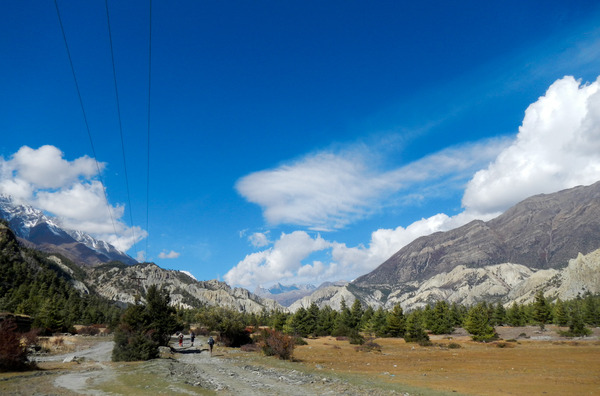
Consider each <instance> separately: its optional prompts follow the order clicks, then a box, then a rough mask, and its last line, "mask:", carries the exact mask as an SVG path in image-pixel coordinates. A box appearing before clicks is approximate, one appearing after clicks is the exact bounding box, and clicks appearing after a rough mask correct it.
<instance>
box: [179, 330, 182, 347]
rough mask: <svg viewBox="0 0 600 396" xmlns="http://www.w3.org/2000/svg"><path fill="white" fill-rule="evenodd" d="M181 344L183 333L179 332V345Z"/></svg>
mask: <svg viewBox="0 0 600 396" xmlns="http://www.w3.org/2000/svg"><path fill="white" fill-rule="evenodd" d="M182 346H183V333H179V347H180V348H181V347H182Z"/></svg>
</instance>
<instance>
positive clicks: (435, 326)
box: [429, 300, 454, 334]
mask: <svg viewBox="0 0 600 396" xmlns="http://www.w3.org/2000/svg"><path fill="white" fill-rule="evenodd" d="M430 317H431V324H430V326H429V330H431V332H432V333H433V334H450V333H452V332H453V331H454V327H453V326H452V315H451V313H450V307H448V304H447V303H446V301H443V300H442V301H438V302H436V303H435V306H434V307H433V310H432V312H431V314H430Z"/></svg>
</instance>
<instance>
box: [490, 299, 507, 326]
mask: <svg viewBox="0 0 600 396" xmlns="http://www.w3.org/2000/svg"><path fill="white" fill-rule="evenodd" d="M493 321H494V325H495V326H502V325H504V323H505V322H506V309H504V305H502V303H501V302H498V304H497V305H496V308H495V309H494V315H493Z"/></svg>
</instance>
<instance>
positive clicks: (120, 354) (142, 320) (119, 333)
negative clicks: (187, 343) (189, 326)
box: [112, 285, 180, 361]
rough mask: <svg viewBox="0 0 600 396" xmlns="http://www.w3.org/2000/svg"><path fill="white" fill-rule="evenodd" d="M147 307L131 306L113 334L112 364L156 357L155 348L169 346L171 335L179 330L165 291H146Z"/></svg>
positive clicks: (141, 305)
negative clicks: (113, 362)
mask: <svg viewBox="0 0 600 396" xmlns="http://www.w3.org/2000/svg"><path fill="white" fill-rule="evenodd" d="M146 301H147V302H146V304H134V305H130V306H129V307H128V308H127V309H126V310H125V312H124V313H123V315H122V317H121V322H120V324H119V326H118V328H117V330H116V331H115V336H114V337H115V338H114V341H115V346H114V348H113V352H112V358H113V360H114V361H134V360H149V359H153V358H156V357H157V356H158V347H159V346H160V345H165V346H166V345H168V342H169V339H170V335H171V334H172V333H173V332H175V330H177V328H179V327H180V324H179V323H177V317H176V312H175V309H174V308H173V307H171V306H169V303H170V301H171V298H170V296H169V293H168V292H167V291H166V289H162V290H159V289H158V288H157V287H156V286H155V285H153V286H150V288H148V292H147V294H146Z"/></svg>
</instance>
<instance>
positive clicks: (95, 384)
mask: <svg viewBox="0 0 600 396" xmlns="http://www.w3.org/2000/svg"><path fill="white" fill-rule="evenodd" d="M197 341H204V342H205V340H198V339H197ZM113 345H114V344H113V343H112V342H110V341H100V342H99V343H97V344H96V345H93V346H91V347H89V348H87V349H84V350H79V351H76V352H72V353H69V354H63V355H55V356H51V357H45V358H39V359H37V360H38V361H39V362H50V361H53V362H67V363H68V362H72V363H71V364H73V365H76V366H74V368H75V369H74V370H69V371H67V372H63V373H61V374H60V375H57V376H55V377H54V380H53V382H52V388H53V389H52V390H51V391H50V389H49V391H48V393H39V392H38V393H36V394H77V395H94V396H103V395H115V394H122V395H129V394H219V395H240V394H243V395H248V396H254V395H256V396H258V395H261V396H262V395H265V394H268V395H292V396H293V395H298V396H306V395H338V394H340V395H349V396H351V395H364V394H367V393H368V394H370V395H373V396H377V395H390V394H394V395H398V394H399V393H398V392H393V391H385V390H378V389H365V388H364V387H361V386H359V385H356V384H350V383H348V382H347V381H344V380H341V379H339V378H336V377H334V376H331V375H327V374H322V373H318V374H314V373H306V372H301V371H299V370H296V369H295V368H292V367H294V364H292V363H290V364H289V365H286V364H284V366H287V367H283V366H282V367H271V366H265V365H263V364H260V363H258V362H253V360H252V358H251V359H248V354H245V357H244V358H242V356H241V355H242V354H244V353H243V352H240V351H239V350H234V349H224V348H218V347H217V348H216V350H215V352H214V353H213V355H212V356H211V355H210V353H209V352H208V350H207V349H205V348H206V347H205V346H201V344H200V343H197V344H196V345H197V346H196V347H189V346H188V347H186V348H178V347H177V346H175V347H174V348H173V349H174V353H172V354H169V356H167V357H166V358H161V359H155V360H152V361H150V362H142V363H113V362H111V361H110V360H111V352H112V348H113ZM174 345H175V344H174ZM253 355H254V354H253ZM256 356H257V358H258V359H263V358H262V357H260V355H259V354H256ZM269 359H271V361H272V362H273V361H274V362H275V363H277V360H276V359H275V358H269ZM77 362H79V363H77ZM13 394H18V393H13ZM400 394H402V393H400ZM406 395H408V393H406Z"/></svg>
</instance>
